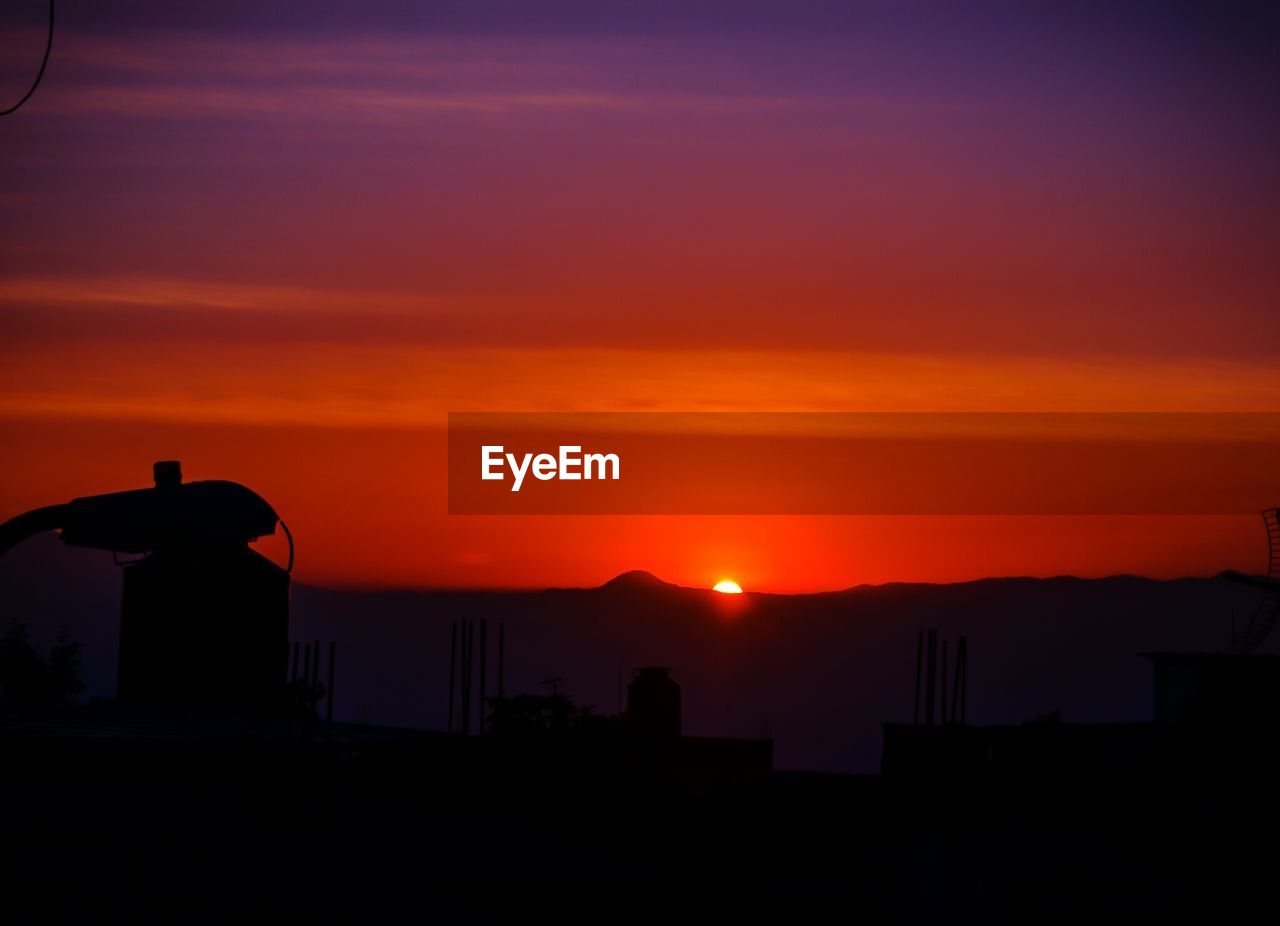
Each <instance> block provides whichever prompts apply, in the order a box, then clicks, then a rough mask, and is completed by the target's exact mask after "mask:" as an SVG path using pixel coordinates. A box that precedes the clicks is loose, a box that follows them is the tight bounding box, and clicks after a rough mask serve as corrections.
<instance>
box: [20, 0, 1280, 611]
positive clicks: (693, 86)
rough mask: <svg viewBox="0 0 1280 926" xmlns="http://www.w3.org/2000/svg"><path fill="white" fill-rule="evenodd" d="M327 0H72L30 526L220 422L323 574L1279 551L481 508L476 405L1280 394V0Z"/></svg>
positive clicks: (1059, 533) (757, 575)
mask: <svg viewBox="0 0 1280 926" xmlns="http://www.w3.org/2000/svg"><path fill="white" fill-rule="evenodd" d="M293 6H294V8H293V9H290V8H289V5H287V4H283V3H261V2H259V3H248V2H244V3H239V2H191V3H174V2H166V3H151V2H138V3H95V2H81V3H75V4H62V5H60V7H59V22H58V32H57V35H56V38H55V42H54V47H53V55H52V58H51V61H50V64H49V68H48V72H47V74H46V76H45V79H44V82H43V84H42V85H41V86H40V88H39V89H38V91H37V92H36V94H35V95H34V96H33V97H32V99H31V100H30V101H29V102H28V103H27V104H26V105H25V106H24V107H23V108H22V109H21V110H19V111H18V112H17V113H16V114H14V115H11V116H8V117H5V118H3V120H0V518H4V517H9V516H12V515H13V514H16V513H18V512H19V511H22V510H24V509H26V508H30V507H33V506H35V505H39V504H47V503H51V502H58V501H63V500H66V499H67V498H70V497H72V496H75V495H83V494H89V493H93V492H100V491H110V490H114V489H122V488H130V487H134V486H138V485H145V484H147V482H148V481H149V477H150V464H151V462H152V461H153V460H155V459H162V458H180V459H182V461H183V463H184V469H185V470H186V473H187V476H188V478H211V477H217V478H229V479H234V480H237V481H240V482H244V483H246V484H247V485H250V486H251V487H253V488H255V489H257V490H258V491H259V492H261V493H262V494H263V495H264V496H265V497H266V498H267V499H268V500H270V501H271V502H272V504H273V505H274V506H275V507H276V508H277V509H278V510H279V511H280V512H281V513H282V515H283V516H284V517H285V519H286V520H287V521H288V522H289V525H290V527H291V529H292V530H293V532H294V535H295V536H296V538H297V540H298V547H299V549H298V557H299V558H298V569H297V573H296V574H297V576H298V577H299V578H300V579H301V580H302V581H307V582H313V583H321V584H333V585H397V586H407V585H415V586H434V585H448V586H477V585H479V586H486V585H492V586H543V585H578V584H597V583H599V582H602V581H604V580H605V579H607V578H609V577H610V576H611V575H613V574H615V573H618V572H621V571H623V570H626V569H632V568H645V569H649V570H651V571H653V572H655V573H657V574H659V575H661V576H662V577H664V578H667V579H669V580H672V581H678V582H681V583H683V584H690V585H708V586H709V585H710V584H712V583H713V582H715V581H716V580H718V579H721V578H725V577H732V578H735V579H737V580H739V581H740V582H741V583H742V585H743V586H744V587H745V588H746V589H748V590H778V591H799V590H816V589H826V588H840V587H845V586H849V585H853V584H857V583H860V582H885V581H895V580H927V581H951V580H957V579H966V578H975V577H980V576H985V575H1005V574H1033V575H1054V574H1061V573H1076V574H1084V575H1102V574H1110V573H1119V572H1137V573H1145V574H1151V575H1158V576H1170V575H1181V574H1209V573H1212V572H1215V571H1217V570H1219V569H1223V568H1228V567H1232V568H1240V569H1256V568H1259V567H1260V566H1261V561H1262V558H1263V557H1262V554H1263V549H1264V548H1263V546H1262V544H1263V535H1262V531H1261V528H1260V527H1259V526H1258V523H1257V519H1256V516H1249V517H1245V516H1236V517H1197V518H1187V517H1184V518H1138V517H1128V518H1125V517H1075V518H1043V517H1040V518H1036V517H927V516H917V517H856V516H830V517H827V516H803V517H802V516H773V517H767V516H750V517H747V516H742V517H728V516H718V517H674V516H660V517H659V516H635V517H615V516H609V517H605V516H573V517H551V516H528V517H499V516H489V517H482V516H470V517H464V516H450V515H448V514H447V513H446V497H447V486H446V484H445V474H446V459H445V450H446V440H445V432H444V427H445V423H446V415H447V413H448V412H450V411H544V410H545V411H584V410H591V411H802V410H803V411H1013V410H1016V411H1280V363H1277V355H1278V352H1280V261H1278V260H1277V254H1278V253H1280V251H1278V247H1280V158H1278V157H1277V154H1276V153H1277V152H1278V151H1280V41H1278V40H1280V18H1278V16H1277V13H1275V12H1274V11H1267V10H1266V8H1265V7H1264V6H1263V5H1261V4H1258V5H1248V4H1230V3H1225V4H1204V5H1197V4H1189V3H1148V4H1140V3H1123V2H1121V3H1098V4H1079V3H1063V4H1039V3H1035V4H1016V3H949V2H937V3H898V4H889V3H869V4H844V3H803V2H799V3H776V4H766V3H751V2H745V3H729V2H722V3H686V2H665V0H653V2H644V3H609V2H602V0H597V2H581V3H563V2H561V3H556V2H551V3H537V4H534V3H526V2H518V0H508V2H500V3H489V2H477V3H432V2H429V0H428V2H422V3H417V4H406V3H385V2H363V3H336V2H315V3H311V4H305V5H293ZM1255 7H1256V8H1255ZM46 15H47V7H46V5H45V3H44V2H43V0H16V2H14V3H11V4H7V5H6V10H5V12H4V14H3V16H4V17H6V18H5V19H4V20H2V21H0V23H2V25H3V28H2V29H0V96H3V97H4V100H3V101H2V102H3V103H4V105H6V106H7V105H10V103H11V102H12V101H11V100H9V99H8V98H9V97H12V98H13V100H14V101H16V99H17V98H18V97H19V96H20V95H21V93H22V92H23V91H24V90H25V88H26V87H27V86H28V85H29V83H30V80H31V77H32V76H33V75H34V71H35V69H36V67H37V66H38V63H39V55H40V52H41V51H42V49H43V42H44V32H43V29H44V17H45V16H46ZM1277 503H1280V498H1259V499H1258V500H1257V507H1258V508H1259V509H1261V508H1264V507H1269V506H1273V505H1275V504H1277ZM273 544H274V541H267V542H264V544H263V545H262V547H263V549H264V550H265V551H267V552H272V551H274V550H275V549H276V547H275V546H274V545H273Z"/></svg>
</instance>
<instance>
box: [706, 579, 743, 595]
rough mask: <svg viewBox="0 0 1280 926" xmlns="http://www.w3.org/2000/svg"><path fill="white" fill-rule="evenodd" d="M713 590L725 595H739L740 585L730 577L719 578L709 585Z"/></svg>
mask: <svg viewBox="0 0 1280 926" xmlns="http://www.w3.org/2000/svg"><path fill="white" fill-rule="evenodd" d="M711 590H712V591H714V592H721V593H722V594H725V595H741V594H742V586H741V585H739V584H738V583H737V582H735V581H733V580H732V579H721V580H720V581H719V582H717V583H716V584H715V585H713V586H711Z"/></svg>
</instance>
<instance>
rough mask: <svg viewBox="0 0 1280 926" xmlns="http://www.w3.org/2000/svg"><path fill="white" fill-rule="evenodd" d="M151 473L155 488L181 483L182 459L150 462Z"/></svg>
mask: <svg viewBox="0 0 1280 926" xmlns="http://www.w3.org/2000/svg"><path fill="white" fill-rule="evenodd" d="M151 474H152V476H154V477H155V481H156V488H157V489H159V488H162V487H164V486H180V485H182V461H180V460H157V461H156V462H155V463H153V464H151Z"/></svg>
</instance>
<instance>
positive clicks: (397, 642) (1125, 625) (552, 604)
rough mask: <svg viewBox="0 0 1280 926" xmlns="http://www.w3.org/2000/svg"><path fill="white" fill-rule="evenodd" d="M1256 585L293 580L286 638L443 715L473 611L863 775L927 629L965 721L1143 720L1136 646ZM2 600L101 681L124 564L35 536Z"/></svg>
mask: <svg viewBox="0 0 1280 926" xmlns="http://www.w3.org/2000/svg"><path fill="white" fill-rule="evenodd" d="M1258 595H1259V593H1258V592H1256V591H1254V590H1251V589H1248V588H1242V587H1240V586H1237V585H1233V584H1231V583H1229V582H1225V581H1222V580H1218V579H1211V578H1187V579H1177V580H1170V581H1161V580H1154V579H1145V578H1141V577H1137V576H1113V577H1109V578H1101V579H1080V578H1074V577H1056V578H1050V579H1035V578H998V579H982V580H978V581H973V582H964V583H957V584H949V585H931V584H903V583H895V584H889V585H878V586H871V585H861V586H855V587H853V588H850V589H847V590H844V591H833V592H824V593H820V594H795V595H782V594H767V593H756V594H752V595H741V596H736V595H735V596H725V595H720V594H717V593H715V592H712V591H710V590H709V589H700V588H686V587H681V586H677V585H673V584H671V583H668V582H664V581H663V580H661V579H659V578H657V577H655V576H653V575H652V574H651V573H647V572H644V571H641V570H636V571H632V572H625V573H623V574H621V575H620V576H617V577H615V578H614V579H611V580H610V581H608V582H606V583H605V584H604V585H602V586H599V587H595V588H577V589H546V590H542V591H465V590H436V591H433V590H422V591H412V590H381V591H379V590H337V589H327V588H320V587H316V586H307V585H302V584H297V585H295V586H294V590H293V603H292V616H291V628H290V635H291V638H293V639H300V640H313V639H321V640H326V641H327V640H336V641H337V644H338V648H339V665H340V666H341V670H340V674H339V678H338V681H337V691H338V694H337V696H336V713H337V716H338V718H339V719H341V720H349V721H356V722H369V723H382V724H391V725H403V726H415V727H422V728H428V729H443V727H444V725H445V711H446V703H447V695H448V671H449V638H450V628H451V625H452V622H453V621H455V620H459V619H464V618H473V619H480V618H483V619H485V620H486V621H487V622H488V624H489V633H490V634H491V636H490V638H489V654H490V658H491V660H492V659H496V633H497V624H498V623H503V624H505V625H506V627H505V633H506V640H505V642H506V647H505V649H506V673H505V678H506V688H507V691H508V692H509V693H514V692H522V691H524V692H534V691H539V690H541V689H540V687H539V683H540V682H541V681H542V680H543V679H547V678H551V677H556V676H558V677H560V678H563V679H564V683H563V685H564V690H565V691H566V692H568V693H569V694H570V695H571V696H573V698H574V700H575V701H576V702H577V703H579V704H587V705H594V706H595V708H596V709H597V710H598V711H603V712H612V711H614V710H616V709H617V708H618V707H619V704H620V701H621V700H622V699H621V697H620V692H621V690H622V689H623V688H624V686H625V682H626V681H627V680H628V679H629V677H630V672H631V670H632V669H634V668H637V667H639V666H644V665H663V666H669V667H670V668H671V670H672V674H673V677H675V678H676V679H677V680H678V681H679V682H680V683H681V685H682V686H683V690H684V705H685V729H686V731H687V732H689V733H692V734H707V735H726V736H758V735H760V734H761V733H762V732H763V731H766V730H767V731H768V732H769V733H770V734H771V735H772V736H773V737H774V738H775V741H776V749H775V757H776V761H777V764H778V765H779V766H780V767H783V768H808V769H824V770H853V771H870V770H874V769H875V768H876V767H877V763H878V761H879V755H880V725H881V724H882V723H883V722H884V721H902V720H909V719H910V717H911V712H912V699H913V685H914V672H915V646H916V634H917V631H918V630H919V629H920V628H922V627H926V626H928V627H937V628H938V629H939V633H940V635H941V637H942V638H944V639H955V637H956V636H958V635H959V634H962V633H963V634H965V635H967V636H968V638H969V679H970V681H969V699H968V713H969V719H970V720H971V721H973V722H977V723H996V722H1020V721H1022V720H1025V719H1027V718H1029V717H1033V716H1036V715H1040V714H1044V713H1046V712H1049V711H1052V710H1055V709H1060V710H1061V711H1062V715H1063V718H1064V719H1065V720H1067V721H1099V722H1101V721H1125V720H1143V719H1148V718H1149V712H1150V685H1151V679H1150V668H1149V666H1147V665H1146V663H1145V662H1144V661H1143V660H1141V659H1140V658H1139V657H1138V656H1137V655H1136V654H1137V653H1139V652H1141V651H1147V650H1221V649H1223V648H1225V646H1226V645H1227V642H1228V641H1229V639H1230V637H1231V627H1232V620H1233V614H1234V616H1235V620H1236V621H1237V622H1239V621H1243V620H1245V619H1246V618H1247V617H1248V615H1249V614H1250V613H1251V611H1252V609H1253V607H1254V606H1255V605H1256V602H1257V600H1258ZM0 596H3V600H4V601H5V602H6V611H5V617H6V620H8V619H19V620H26V621H28V622H29V623H30V625H31V629H32V636H33V638H34V639H36V641H37V642H40V643H43V644H44V645H47V643H48V641H50V640H52V638H53V636H54V635H55V634H56V632H57V630H58V629H59V628H60V627H62V626H64V625H65V626H66V627H67V628H68V630H69V631H70V633H71V635H72V636H73V637H74V638H75V639H77V640H80V641H81V642H83V643H84V644H85V646H84V653H83V662H84V680H85V682H86V684H87V685H88V687H89V691H90V693H91V694H95V695H110V694H112V693H113V691H114V684H115V660H116V635H117V632H118V624H117V621H118V611H119V600H120V597H119V596H120V580H119V571H118V570H117V569H116V568H115V566H113V565H112V563H111V558H110V557H109V556H103V555H101V554H94V553H92V552H87V551H74V550H69V549H68V548H65V547H64V546H63V545H62V544H61V543H59V542H58V541H57V539H56V538H53V537H47V538H35V539H33V540H32V541H29V542H28V543H24V544H22V545H21V546H20V547H18V548H16V549H15V550H13V551H12V552H11V553H10V554H9V555H8V556H6V557H5V558H4V559H3V560H0ZM210 632H211V633H214V632H217V628H216V627H211V628H210ZM1270 649H1271V650H1272V651H1274V649H1275V642H1274V641H1273V642H1272V644H1271V646H1270ZM495 669H496V664H491V670H490V673H489V679H490V685H491V686H492V685H493V680H494V679H495V678H496V673H495Z"/></svg>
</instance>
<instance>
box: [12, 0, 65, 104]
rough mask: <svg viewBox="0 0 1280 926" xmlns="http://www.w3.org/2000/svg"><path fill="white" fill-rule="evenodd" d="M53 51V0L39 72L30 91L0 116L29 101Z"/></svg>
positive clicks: (50, 0)
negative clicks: (47, 36)
mask: <svg viewBox="0 0 1280 926" xmlns="http://www.w3.org/2000/svg"><path fill="white" fill-rule="evenodd" d="M52 50H53V0H49V40H48V41H47V42H46V43H45V46H44V60H43V61H41V62H40V71H39V73H37V74H36V79H35V82H34V83H33V84H32V85H31V89H30V90H28V91H27V92H26V93H25V94H23V97H22V99H20V100H18V102H16V103H14V104H13V105H12V106H10V107H9V108H8V109H6V110H4V111H3V112H0V116H7V115H9V114H10V113H12V112H17V111H18V107H20V106H21V105H22V104H23V103H25V102H27V100H29V99H31V94H33V93H35V92H36V87H39V86H40V79H41V78H42V77H44V69H45V68H46V67H47V66H48V65H49V52H51V51H52Z"/></svg>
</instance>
